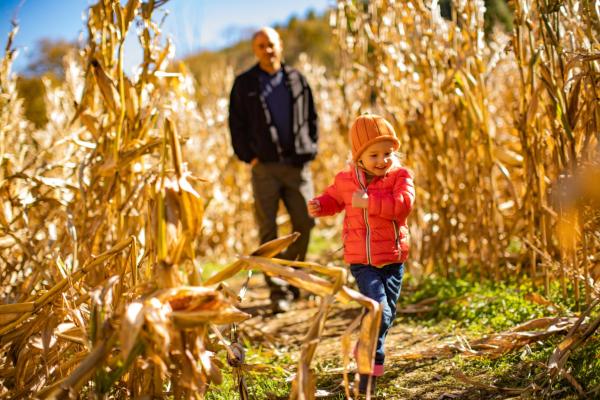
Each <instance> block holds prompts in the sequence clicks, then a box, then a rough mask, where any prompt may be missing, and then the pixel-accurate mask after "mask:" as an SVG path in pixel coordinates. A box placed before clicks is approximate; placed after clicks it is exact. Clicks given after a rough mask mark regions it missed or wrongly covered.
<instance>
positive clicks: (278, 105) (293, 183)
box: [229, 27, 318, 312]
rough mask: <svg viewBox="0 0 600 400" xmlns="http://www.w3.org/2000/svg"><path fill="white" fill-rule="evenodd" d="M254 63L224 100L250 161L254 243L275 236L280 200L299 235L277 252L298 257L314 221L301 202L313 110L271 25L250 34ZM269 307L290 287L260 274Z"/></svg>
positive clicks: (238, 149)
mask: <svg viewBox="0 0 600 400" xmlns="http://www.w3.org/2000/svg"><path fill="white" fill-rule="evenodd" d="M252 50H253V51H254V55H255V56H256V59H257V61H258V63H257V64H256V65H254V66H253V67H252V68H250V69H249V70H247V71H245V72H243V73H242V74H240V75H239V76H237V77H236V79H235V82H234V84H233V88H232V89H231V96H230V103H229V129H230V132H231V142H232V145H233V150H234V152H235V154H236V155H237V157H238V158H239V159H240V160H241V161H243V162H245V163H248V164H249V165H250V168H251V172H252V190H253V193H254V208H255V215H256V221H257V223H258V230H259V235H260V242H261V243H265V242H268V241H269V240H273V239H275V238H276V237H277V223H276V217H277V210H278V208H279V200H283V204H284V205H285V207H286V209H287V211H288V213H289V215H290V219H291V222H292V229H293V230H294V231H295V232H299V233H300V237H299V238H298V239H297V240H296V242H294V243H293V244H292V245H291V246H290V247H289V248H288V249H287V250H286V251H285V252H284V254H281V255H280V257H282V258H285V259H288V260H301V261H303V260H304V258H305V256H306V250H307V248H308V242H309V238H310V230H311V229H312V227H313V226H314V224H315V223H314V220H313V219H312V218H311V217H310V216H309V215H308V211H307V207H306V202H307V201H308V200H309V199H311V198H312V196H313V184H312V175H311V172H310V168H309V167H310V166H309V161H311V160H313V159H314V158H315V155H316V153H317V138H318V130H317V113H316V111H315V106H314V103H313V97H312V92H311V89H310V87H309V86H308V83H307V82H306V79H305V77H304V76H303V75H302V74H300V72H299V71H297V70H296V69H294V68H291V67H289V66H288V65H286V64H285V63H283V62H282V50H283V48H282V43H281V38H280V37H279V34H278V33H277V32H276V31H275V30H274V29H272V28H268V27H265V28H261V29H259V30H258V31H257V32H256V33H254V35H253V36H252ZM265 280H266V281H267V284H268V285H269V288H270V297H271V305H272V310H273V312H281V311H286V310H287V309H289V301H290V300H292V299H295V298H297V297H298V296H299V291H298V289H296V288H295V287H291V286H287V285H286V284H285V282H283V281H281V280H280V279H272V278H270V277H268V276H266V275H265Z"/></svg>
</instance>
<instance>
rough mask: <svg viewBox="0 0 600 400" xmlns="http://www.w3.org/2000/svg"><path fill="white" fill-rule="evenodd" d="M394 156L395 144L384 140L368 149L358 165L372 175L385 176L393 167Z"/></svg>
mask: <svg viewBox="0 0 600 400" xmlns="http://www.w3.org/2000/svg"><path fill="white" fill-rule="evenodd" d="M393 154H394V142H392V141H391V140H382V141H380V142H375V143H373V144H372V145H370V146H369V147H367V149H366V150H365V151H364V152H363V153H362V154H361V156H360V158H359V159H358V164H359V165H360V166H361V167H363V168H364V169H366V170H367V172H369V173H370V174H371V175H375V176H383V175H385V174H386V173H387V172H388V171H389V169H390V167H391V166H392V161H393V159H392V156H393Z"/></svg>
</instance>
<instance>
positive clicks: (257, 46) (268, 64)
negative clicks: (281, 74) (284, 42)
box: [252, 31, 282, 72]
mask: <svg viewBox="0 0 600 400" xmlns="http://www.w3.org/2000/svg"><path fill="white" fill-rule="evenodd" d="M252 50H253V51H254V55H255V56H256V59H257V60H258V63H259V64H260V66H261V67H262V68H263V69H264V70H266V71H267V72H274V71H276V70H278V69H279V68H280V67H281V54H282V47H281V40H280V39H279V35H277V33H276V32H268V31H267V32H260V33H258V34H257V35H256V37H255V38H254V41H253V42H252Z"/></svg>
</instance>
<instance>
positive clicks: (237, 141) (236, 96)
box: [229, 64, 319, 166]
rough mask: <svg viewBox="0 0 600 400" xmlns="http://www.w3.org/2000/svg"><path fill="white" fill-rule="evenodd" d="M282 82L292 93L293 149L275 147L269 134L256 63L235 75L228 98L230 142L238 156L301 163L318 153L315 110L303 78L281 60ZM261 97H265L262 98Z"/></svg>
mask: <svg viewBox="0 0 600 400" xmlns="http://www.w3.org/2000/svg"><path fill="white" fill-rule="evenodd" d="M282 68H283V73H284V75H285V77H284V81H285V85H286V86H287V87H288V89H290V94H291V98H292V101H291V103H292V104H291V107H292V111H291V114H290V115H291V116H292V118H291V124H292V129H291V132H292V133H293V135H294V149H292V152H291V153H290V152H283V153H282V152H281V151H278V143H276V141H277V135H273V134H271V130H272V126H273V124H272V123H268V122H267V118H268V117H269V115H268V111H267V112H265V108H266V104H265V102H264V101H261V97H260V84H259V74H260V69H259V66H258V64H256V65H255V66H254V67H252V68H250V69H249V70H247V71H245V72H243V73H242V74H240V75H239V76H238V77H236V79H235V82H234V83H233V88H232V89H231V95H230V99H229V100H230V101H229V129H230V131H231V143H232V144H233V150H234V152H235V154H236V155H237V156H238V158H239V159H240V160H242V161H244V162H247V163H249V162H250V161H252V159H254V158H255V157H256V158H258V160H259V161H262V162H285V163H289V164H293V165H297V166H301V165H302V164H303V163H305V162H306V161H309V160H312V159H314V158H315V155H316V153H317V140H318V136H319V135H318V130H317V113H316V111H315V105H314V102H313V96H312V92H311V90H310V87H309V86H308V83H307V82H306V78H304V76H302V74H301V73H300V72H299V71H298V70H296V69H294V68H291V67H288V66H287V65H285V64H283V65H282ZM263 100H264V99H263Z"/></svg>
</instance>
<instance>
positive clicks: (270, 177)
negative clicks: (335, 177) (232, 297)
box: [252, 162, 315, 301]
mask: <svg viewBox="0 0 600 400" xmlns="http://www.w3.org/2000/svg"><path fill="white" fill-rule="evenodd" d="M252 190H253V193H254V210H255V215H256V221H257V223H258V231H259V236H260V243H261V244H262V243H265V242H268V241H269V240H273V239H275V238H277V210H278V209H279V200H280V199H281V200H283V204H284V205H285V208H286V209H287V211H288V213H289V215H290V219H291V222H292V230H293V231H294V232H299V233H300V237H299V238H298V239H297V240H296V241H295V242H294V243H292V244H291V245H290V246H289V247H288V248H287V250H286V251H284V252H283V254H281V255H279V256H278V257H280V258H283V259H286V260H299V261H304V259H305V257H306V251H307V249H308V242H309V239H310V230H311V229H312V227H313V226H315V221H314V219H313V218H311V217H310V216H309V215H308V209H307V207H306V202H307V201H308V200H310V199H312V198H313V195H314V192H313V182H312V173H311V171H310V165H309V164H308V163H306V164H304V166H303V167H297V166H293V165H288V164H283V163H262V162H259V163H258V164H256V165H254V166H253V167H252ZM265 281H266V282H267V284H268V285H269V288H270V290H271V294H270V297H271V301H273V300H279V299H285V298H288V299H289V297H291V295H292V292H295V294H297V293H298V291H296V290H295V288H292V287H288V286H287V285H286V284H285V282H283V281H281V280H279V279H275V280H274V279H272V278H271V277H269V276H267V275H265Z"/></svg>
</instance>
